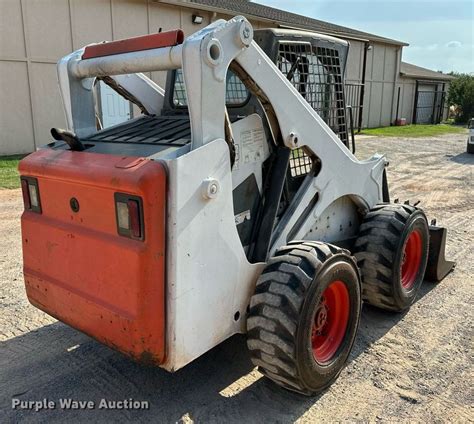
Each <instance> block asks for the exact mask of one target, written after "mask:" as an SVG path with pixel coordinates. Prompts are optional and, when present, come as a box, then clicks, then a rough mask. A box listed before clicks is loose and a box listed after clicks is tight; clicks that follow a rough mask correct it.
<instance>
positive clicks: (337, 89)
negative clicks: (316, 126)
mask: <svg viewBox="0 0 474 424" xmlns="http://www.w3.org/2000/svg"><path fill="white" fill-rule="evenodd" d="M278 53H279V55H278V63H277V64H278V68H279V69H280V71H281V72H282V73H283V74H284V75H286V77H287V78H288V80H289V81H290V82H291V83H292V84H293V86H294V87H295V88H296V89H297V90H298V92H299V93H300V94H301V95H302V96H303V97H304V98H305V99H306V101H307V102H308V103H309V104H310V105H311V107H312V108H313V109H314V110H315V111H316V112H318V114H319V116H321V118H322V119H323V120H324V121H325V122H326V123H327V124H328V125H329V126H330V127H331V129H332V130H333V131H334V132H335V133H336V134H337V135H338V136H339V138H340V139H341V140H342V141H343V142H344V143H347V126H346V111H345V102H344V84H343V74H342V65H341V62H340V58H339V53H338V51H337V50H335V49H330V48H326V47H315V46H312V45H311V43H307V42H300V43H295V42H290V43H285V42H281V43H280V44H279V52H278ZM290 170H291V175H292V176H298V175H304V174H307V173H308V172H309V171H310V170H311V160H310V158H309V157H308V156H307V155H306V153H304V152H303V151H302V150H297V151H296V152H294V154H293V156H292V158H291V160H290Z"/></svg>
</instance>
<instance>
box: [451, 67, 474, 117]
mask: <svg viewBox="0 0 474 424" xmlns="http://www.w3.org/2000/svg"><path fill="white" fill-rule="evenodd" d="M451 75H453V76H454V77H456V79H455V80H453V81H451V83H450V85H449V93H448V103H449V105H450V106H455V107H456V116H455V121H456V122H457V123H460V124H461V123H466V122H467V121H468V120H469V119H470V118H472V117H474V75H472V74H459V73H455V72H452V73H451Z"/></svg>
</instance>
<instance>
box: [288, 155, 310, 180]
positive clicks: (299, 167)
mask: <svg viewBox="0 0 474 424" xmlns="http://www.w3.org/2000/svg"><path fill="white" fill-rule="evenodd" d="M311 167H312V162H311V158H310V157H309V156H308V155H307V154H306V153H305V152H304V151H303V149H296V150H293V151H292V152H291V157H290V172H291V176H292V177H299V176H300V175H306V174H307V173H308V172H309V171H311Z"/></svg>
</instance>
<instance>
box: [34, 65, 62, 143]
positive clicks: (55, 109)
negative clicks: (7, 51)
mask: <svg viewBox="0 0 474 424" xmlns="http://www.w3.org/2000/svg"><path fill="white" fill-rule="evenodd" d="M31 97H32V104H33V110H34V123H35V138H36V146H37V147H39V146H41V145H43V144H46V143H49V142H50V141H51V134H50V130H51V128H52V127H59V128H65V127H66V117H65V114H64V110H63V105H62V100H61V96H60V94H59V86H58V80H57V74H56V65H54V64H49V63H32V64H31Z"/></svg>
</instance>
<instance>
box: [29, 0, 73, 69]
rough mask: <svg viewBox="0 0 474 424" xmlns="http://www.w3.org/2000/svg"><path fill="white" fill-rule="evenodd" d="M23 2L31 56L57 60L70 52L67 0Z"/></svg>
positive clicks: (32, 0) (31, 0)
mask: <svg viewBox="0 0 474 424" xmlns="http://www.w3.org/2000/svg"><path fill="white" fill-rule="evenodd" d="M24 3H25V9H26V16H25V19H26V25H27V37H28V43H29V46H30V55H31V57H32V58H48V59H53V60H57V59H59V58H60V57H62V56H64V55H66V54H68V53H70V52H71V51H72V43H71V26H70V19H69V2H68V0H41V1H40V0H29V1H26V2H24Z"/></svg>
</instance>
